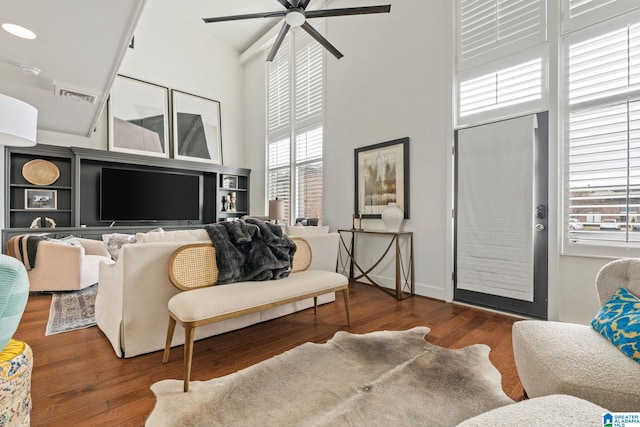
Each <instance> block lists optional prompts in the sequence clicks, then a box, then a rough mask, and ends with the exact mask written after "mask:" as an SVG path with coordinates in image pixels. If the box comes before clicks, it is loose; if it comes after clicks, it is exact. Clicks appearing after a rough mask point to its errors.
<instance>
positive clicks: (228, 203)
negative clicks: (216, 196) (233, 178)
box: [224, 195, 231, 212]
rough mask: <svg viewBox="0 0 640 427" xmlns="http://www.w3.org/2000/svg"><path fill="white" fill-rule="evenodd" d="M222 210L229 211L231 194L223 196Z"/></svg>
mask: <svg viewBox="0 0 640 427" xmlns="http://www.w3.org/2000/svg"><path fill="white" fill-rule="evenodd" d="M224 210H225V211H228V212H231V196H229V195H227V196H226V197H225V202H224Z"/></svg>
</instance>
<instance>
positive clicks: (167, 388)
mask: <svg viewBox="0 0 640 427" xmlns="http://www.w3.org/2000/svg"><path fill="white" fill-rule="evenodd" d="M428 332H429V328H427V327H417V328H413V329H410V330H408V331H399V332H392V331H381V332H373V333H370V334H363V335H354V334H350V333H347V332H342V331H341V332H338V333H336V334H335V335H334V337H333V338H332V339H331V340H329V341H328V342H327V343H326V344H314V343H305V344H303V345H301V346H299V347H296V348H294V349H292V350H289V351H287V352H285V353H283V354H281V355H278V356H275V357H273V358H271V359H269V360H265V361H264V362H261V363H258V364H256V365H254V366H251V367H249V368H246V369H243V370H241V371H238V372H235V373H233V374H230V375H227V376H224V377H221V378H216V379H213V380H210V381H192V382H191V384H190V387H189V392H187V393H183V391H182V380H163V381H160V382H157V383H155V384H153V385H152V386H151V390H152V391H153V392H154V393H155V395H156V399H157V400H156V405H155V408H154V409H153V411H152V412H151V414H150V416H149V418H148V419H147V426H154V427H156V426H417V425H425V426H453V425H456V424H458V423H459V422H461V421H463V420H465V419H468V418H471V417H473V416H475V415H478V414H481V413H484V412H486V411H489V410H491V409H494V408H497V407H500V406H504V405H508V404H511V403H513V401H512V400H511V399H509V397H508V396H507V395H506V394H505V393H504V392H503V391H502V387H501V384H500V383H501V377H500V373H499V372H498V370H497V369H496V368H495V367H494V366H493V365H492V364H491V362H490V361H489V357H488V356H489V351H490V349H489V347H488V346H486V345H483V344H476V345H472V346H469V347H466V348H463V349H457V350H449V349H446V348H442V347H438V346H435V345H433V344H430V343H428V342H426V341H425V340H424V337H425V335H426V334H427V333H428Z"/></svg>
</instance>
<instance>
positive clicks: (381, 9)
mask: <svg viewBox="0 0 640 427" xmlns="http://www.w3.org/2000/svg"><path fill="white" fill-rule="evenodd" d="M390 11H391V5H390V4H387V5H384V6H365V7H347V8H343V9H321V10H310V11H308V12H307V11H305V15H306V17H307V18H326V17H328V16H346V15H364V14H368V13H389V12H390Z"/></svg>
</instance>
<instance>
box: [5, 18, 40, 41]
mask: <svg viewBox="0 0 640 427" xmlns="http://www.w3.org/2000/svg"><path fill="white" fill-rule="evenodd" d="M2 29H3V30H5V31H6V32H7V33H9V34H13V35H14V36H16V37H20V38H23V39H29V40H33V39H35V38H36V37H38V36H36V33H34V32H33V31H31V30H30V29H28V28H25V27H22V26H20V25H16V24H10V23H8V22H5V23H4V24H2Z"/></svg>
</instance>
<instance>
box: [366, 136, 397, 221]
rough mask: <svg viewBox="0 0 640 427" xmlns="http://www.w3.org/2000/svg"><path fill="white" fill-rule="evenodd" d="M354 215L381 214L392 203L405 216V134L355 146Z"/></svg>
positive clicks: (368, 216)
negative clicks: (391, 138) (372, 143)
mask: <svg viewBox="0 0 640 427" xmlns="http://www.w3.org/2000/svg"><path fill="white" fill-rule="evenodd" d="M354 154H355V155H354V157H355V184H356V185H355V204H354V206H355V212H354V214H355V216H356V217H358V216H359V215H362V218H381V214H382V211H383V210H385V209H386V208H387V206H388V204H389V203H395V204H396V206H397V207H399V208H400V209H402V210H403V211H404V217H405V218H409V138H408V137H407V138H401V139H395V140H393V141H387V142H382V143H379V144H374V145H368V146H366V147H361V148H356V149H355V150H354Z"/></svg>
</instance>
